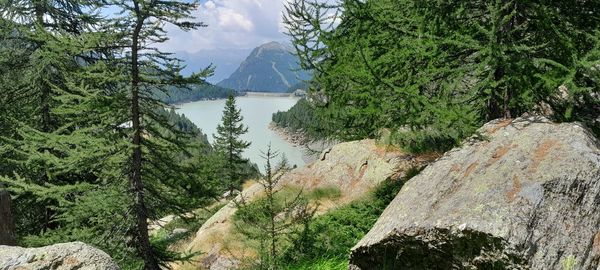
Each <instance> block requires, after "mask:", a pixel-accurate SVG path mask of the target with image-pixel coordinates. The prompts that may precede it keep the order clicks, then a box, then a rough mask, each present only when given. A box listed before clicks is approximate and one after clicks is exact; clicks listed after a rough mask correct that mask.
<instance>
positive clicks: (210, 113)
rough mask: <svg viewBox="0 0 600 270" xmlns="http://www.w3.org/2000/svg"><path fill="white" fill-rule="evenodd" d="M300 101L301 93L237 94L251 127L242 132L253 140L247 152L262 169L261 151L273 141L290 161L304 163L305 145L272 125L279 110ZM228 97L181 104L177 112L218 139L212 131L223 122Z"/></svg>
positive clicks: (285, 109)
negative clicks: (274, 94) (285, 136)
mask: <svg viewBox="0 0 600 270" xmlns="http://www.w3.org/2000/svg"><path fill="white" fill-rule="evenodd" d="M297 101H298V98H297V97H287V96H286V97H277V96H260V95H249V96H242V97H237V98H236V105H237V106H238V108H240V109H241V110H242V115H243V116H244V120H243V123H244V125H246V126H247V127H248V133H247V134H245V135H244V136H242V138H243V139H244V140H246V141H250V142H251V143H252V144H251V145H250V147H249V149H247V150H246V151H245V152H244V154H243V156H244V157H245V158H248V159H250V161H252V162H254V163H256V164H258V166H259V167H260V169H261V171H263V172H264V165H265V164H266V162H265V160H264V159H263V158H262V157H261V156H262V154H261V151H263V152H264V151H266V149H267V146H268V145H269V143H270V144H271V148H272V149H274V150H277V151H279V152H280V153H281V154H285V156H286V157H287V159H288V161H289V163H290V165H292V166H293V165H297V166H302V165H304V164H305V162H304V160H303V150H302V149H303V148H302V147H300V146H295V145H293V144H291V143H289V142H287V141H286V140H284V139H283V138H282V137H281V136H279V135H278V134H277V133H276V132H274V131H273V130H271V129H269V123H271V117H272V115H273V113H275V112H277V111H287V110H288V109H289V108H291V107H292V106H294V104H296V102H297ZM224 106H225V100H224V99H219V100H203V101H196V102H190V103H184V104H180V105H178V106H177V107H178V109H177V112H178V113H180V114H184V115H185V116H186V117H187V118H189V119H190V120H191V121H192V122H194V124H196V125H197V126H198V127H199V128H200V129H202V132H203V133H205V134H206V135H208V140H209V141H210V142H211V143H212V142H213V141H214V139H213V137H212V134H213V133H215V132H216V130H217V125H218V124H219V123H220V122H221V117H222V115H223V107H224Z"/></svg>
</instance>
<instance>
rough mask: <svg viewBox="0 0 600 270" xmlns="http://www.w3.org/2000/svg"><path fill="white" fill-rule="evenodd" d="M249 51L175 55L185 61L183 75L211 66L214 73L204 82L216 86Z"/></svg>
mask: <svg viewBox="0 0 600 270" xmlns="http://www.w3.org/2000/svg"><path fill="white" fill-rule="evenodd" d="M250 51H251V49H207V50H199V51H197V52H194V53H190V52H184V51H179V52H177V53H176V55H177V57H179V58H180V59H182V60H184V61H185V64H186V68H185V69H184V70H183V73H184V74H185V75H190V74H191V73H192V72H197V71H200V70H202V69H204V68H205V67H207V66H208V65H210V64H213V65H214V66H215V73H214V75H213V76H211V77H209V78H207V79H206V80H207V81H208V82H209V83H212V84H216V83H217V82H220V81H222V80H223V79H226V78H227V77H229V75H231V73H233V72H234V71H235V69H236V68H237V67H238V66H239V65H240V63H242V61H244V58H245V57H246V56H248V54H249V53H250Z"/></svg>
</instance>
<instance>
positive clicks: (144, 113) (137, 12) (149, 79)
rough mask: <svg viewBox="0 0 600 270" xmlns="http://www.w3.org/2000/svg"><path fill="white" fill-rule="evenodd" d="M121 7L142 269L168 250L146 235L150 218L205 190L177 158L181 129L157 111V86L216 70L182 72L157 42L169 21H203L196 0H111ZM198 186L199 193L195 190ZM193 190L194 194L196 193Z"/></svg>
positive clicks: (151, 269)
mask: <svg viewBox="0 0 600 270" xmlns="http://www.w3.org/2000/svg"><path fill="white" fill-rule="evenodd" d="M110 3H111V4H112V5H114V6H116V7H117V8H119V9H121V12H120V13H119V14H122V16H120V17H118V18H115V19H114V21H113V24H114V26H115V27H116V30H117V31H118V32H120V33H122V40H123V42H124V43H125V46H124V49H123V51H122V52H121V53H120V54H119V56H125V57H124V58H120V59H116V60H114V61H112V62H111V63H112V64H115V65H118V66H121V67H122V68H123V69H124V70H125V71H126V72H125V74H126V77H127V80H126V81H125V82H124V84H125V85H126V87H125V88H124V89H126V97H127V101H128V104H127V106H128V109H129V112H128V113H127V114H126V115H127V117H128V120H129V121H130V123H131V133H130V137H129V140H130V143H131V144H130V145H131V147H130V148H129V160H128V163H127V164H126V165H125V167H124V168H123V169H124V170H125V171H126V172H127V174H128V178H129V185H130V195H131V196H132V205H131V208H132V209H131V210H132V211H133V212H132V213H133V216H134V220H135V221H134V222H135V228H134V230H133V236H134V239H135V241H134V246H135V247H136V248H137V250H138V253H139V256H140V257H141V258H143V261H144V269H148V270H158V269H160V265H161V264H163V262H164V261H166V260H172V259H174V258H172V257H171V255H172V254H167V253H164V252H163V251H161V250H160V249H158V248H156V247H154V246H153V245H152V244H151V242H150V239H149V235H148V219H156V218H157V214H159V213H160V212H159V211H163V213H166V212H171V213H181V212H183V211H185V210H187V209H189V207H190V206H191V205H193V204H194V203H195V202H197V201H196V200H194V199H193V198H201V197H202V196H203V195H206V194H202V192H203V191H204V190H203V189H202V188H198V186H199V185H198V183H197V182H196V179H195V178H194V176H193V174H188V172H189V170H187V169H185V168H182V167H181V164H179V162H177V158H176V157H177V155H179V153H181V152H186V150H185V146H186V144H185V143H184V142H182V140H181V139H182V136H184V134H182V133H181V132H179V131H178V130H176V129H175V128H174V127H173V126H171V125H170V124H169V123H168V121H166V117H165V115H163V114H160V113H159V112H160V111H161V110H163V108H164V107H166V104H164V103H162V102H161V101H159V100H157V99H156V98H155V93H156V91H161V92H166V91H167V90H168V88H169V87H181V88H186V87H188V86H189V85H190V84H193V83H202V82H203V80H202V78H203V77H206V76H208V75H210V73H212V70H211V69H210V68H207V69H205V70H203V71H201V72H199V73H195V74H193V75H192V76H191V77H189V78H185V77H183V76H181V75H180V71H181V70H182V69H183V66H181V64H180V63H181V62H180V61H179V60H178V59H176V58H174V57H172V55H171V54H170V53H165V52H162V51H160V50H159V49H157V48H156V47H154V44H156V43H162V42H164V41H166V40H167V37H166V31H165V25H166V24H170V25H174V26H176V27H178V28H179V29H182V30H184V31H188V30H193V29H197V28H199V27H202V26H205V25H204V24H202V23H200V22H194V21H193V20H192V19H193V17H191V12H192V11H194V10H195V9H196V8H197V7H198V2H197V1H193V2H185V1H175V0H168V1H157V0H151V1H142V0H133V1H124V0H116V1H111V2H110ZM195 192H196V193H195ZM192 193H195V194H192Z"/></svg>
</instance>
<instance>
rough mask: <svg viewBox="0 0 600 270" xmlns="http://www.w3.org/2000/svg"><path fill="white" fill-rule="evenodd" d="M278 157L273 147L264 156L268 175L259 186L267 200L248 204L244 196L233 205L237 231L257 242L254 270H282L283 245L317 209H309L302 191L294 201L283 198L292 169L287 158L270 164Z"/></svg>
mask: <svg viewBox="0 0 600 270" xmlns="http://www.w3.org/2000/svg"><path fill="white" fill-rule="evenodd" d="M278 155H279V153H278V152H276V151H273V150H271V146H270V145H269V147H268V148H267V152H263V158H264V159H265V160H266V162H267V163H266V165H265V173H266V174H265V176H264V177H263V178H261V179H260V180H259V181H258V183H259V184H260V185H261V186H262V189H263V191H264V196H262V197H260V198H258V199H254V200H253V201H248V200H247V198H244V197H243V194H242V196H241V197H240V198H239V200H237V199H236V200H235V201H234V203H235V204H236V207H237V208H238V210H237V212H236V213H235V217H234V219H235V228H236V231H238V232H240V233H241V234H242V235H244V236H245V237H247V238H248V239H250V240H253V241H256V242H258V247H257V248H256V250H257V252H258V254H259V256H260V258H259V262H258V265H256V267H255V268H257V269H268V270H273V269H279V268H280V266H281V265H280V264H281V261H280V259H281V257H282V254H281V253H282V249H283V248H282V247H283V246H285V243H284V242H286V241H290V235H291V234H293V233H294V231H293V229H294V228H295V227H296V226H300V225H301V224H307V223H308V222H309V221H310V219H311V218H312V217H313V216H314V214H315V211H316V208H315V207H311V206H309V204H308V200H307V199H306V198H305V197H304V196H303V193H302V190H300V191H299V192H297V193H296V194H294V195H293V196H292V197H285V198H284V197H282V196H281V194H280V193H281V191H282V190H283V189H284V188H286V187H285V185H284V183H282V182H281V179H282V177H283V176H284V174H285V173H286V172H288V171H289V169H290V168H289V166H288V163H287V159H286V158H285V156H282V158H281V161H280V162H279V164H277V165H276V166H273V165H272V164H271V163H272V161H273V160H274V159H276V158H277V157H278Z"/></svg>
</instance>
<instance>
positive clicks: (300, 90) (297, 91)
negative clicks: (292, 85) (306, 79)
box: [294, 89, 306, 97]
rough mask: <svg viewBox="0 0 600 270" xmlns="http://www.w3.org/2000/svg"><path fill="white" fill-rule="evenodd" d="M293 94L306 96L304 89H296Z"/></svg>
mask: <svg viewBox="0 0 600 270" xmlns="http://www.w3.org/2000/svg"><path fill="white" fill-rule="evenodd" d="M294 96H297V97H304V96H306V91H305V90H303V89H296V91H294Z"/></svg>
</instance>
